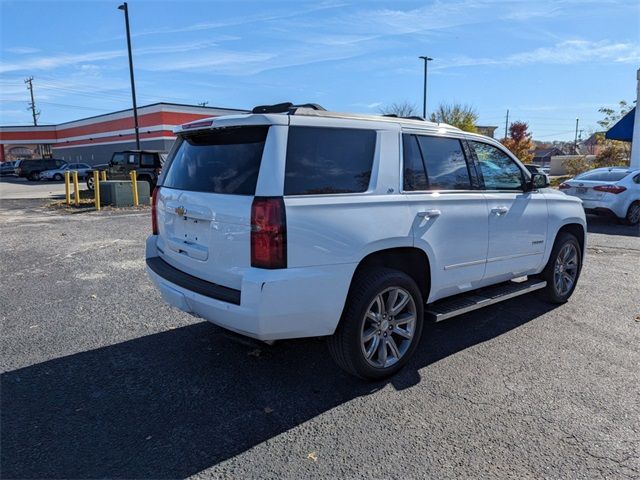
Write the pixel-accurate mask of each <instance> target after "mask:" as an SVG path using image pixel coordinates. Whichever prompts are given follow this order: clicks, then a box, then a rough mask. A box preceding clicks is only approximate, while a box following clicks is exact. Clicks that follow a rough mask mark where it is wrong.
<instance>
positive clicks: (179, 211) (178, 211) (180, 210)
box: [176, 207, 186, 217]
mask: <svg viewBox="0 0 640 480" xmlns="http://www.w3.org/2000/svg"><path fill="white" fill-rule="evenodd" d="M185 212H186V210H185V208H184V207H176V214H178V215H179V216H181V217H183V216H184V214H185Z"/></svg>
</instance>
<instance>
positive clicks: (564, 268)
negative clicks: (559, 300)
mask: <svg viewBox="0 0 640 480" xmlns="http://www.w3.org/2000/svg"><path fill="white" fill-rule="evenodd" d="M577 277H578V250H577V249H576V247H575V245H573V244H572V243H566V244H565V245H564V246H563V247H562V248H561V249H560V251H559V252H558V256H557V257H556V263H555V265H554V269H553V286H554V288H555V291H556V293H557V294H558V295H559V296H561V297H563V296H565V295H566V294H568V293H569V292H570V291H571V289H572V288H573V285H574V284H575V282H576V278H577Z"/></svg>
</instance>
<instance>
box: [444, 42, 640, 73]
mask: <svg viewBox="0 0 640 480" xmlns="http://www.w3.org/2000/svg"><path fill="white" fill-rule="evenodd" d="M586 62H603V63H638V62H640V45H637V44H635V43H625V42H617V43H614V42H611V41H609V40H602V41H589V40H565V41H562V42H559V43H556V44H555V45H552V46H550V47H541V48H536V49H534V50H530V51H526V52H519V53H514V54H511V55H507V56H505V57H502V58H489V57H468V56H458V57H454V58H452V59H451V60H448V61H447V60H443V61H442V62H438V63H437V64H436V65H434V70H441V69H446V68H452V67H471V66H480V65H505V66H518V65H534V64H555V65H573V64H578V63H586Z"/></svg>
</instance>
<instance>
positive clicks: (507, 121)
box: [504, 108, 509, 140]
mask: <svg viewBox="0 0 640 480" xmlns="http://www.w3.org/2000/svg"><path fill="white" fill-rule="evenodd" d="M508 129H509V109H508V108H507V119H506V120H505V122H504V139H505V140H506V139H507V130H508Z"/></svg>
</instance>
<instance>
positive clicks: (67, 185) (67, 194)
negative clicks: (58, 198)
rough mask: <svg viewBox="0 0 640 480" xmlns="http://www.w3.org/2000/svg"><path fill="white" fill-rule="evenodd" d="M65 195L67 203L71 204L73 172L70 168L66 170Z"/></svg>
mask: <svg viewBox="0 0 640 480" xmlns="http://www.w3.org/2000/svg"><path fill="white" fill-rule="evenodd" d="M64 197H65V200H66V204H67V205H71V174H70V173H69V170H67V171H65V172H64Z"/></svg>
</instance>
